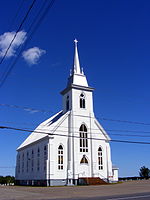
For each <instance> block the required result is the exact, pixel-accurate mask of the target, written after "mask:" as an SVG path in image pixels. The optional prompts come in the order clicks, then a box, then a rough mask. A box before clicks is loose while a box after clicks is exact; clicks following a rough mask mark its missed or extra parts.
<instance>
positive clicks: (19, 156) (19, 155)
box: [18, 155, 20, 173]
mask: <svg viewBox="0 0 150 200" xmlns="http://www.w3.org/2000/svg"><path fill="white" fill-rule="evenodd" d="M18 173H20V155H18Z"/></svg>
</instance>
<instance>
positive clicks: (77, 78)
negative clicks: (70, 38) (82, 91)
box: [67, 39, 88, 87]
mask: <svg viewBox="0 0 150 200" xmlns="http://www.w3.org/2000/svg"><path fill="white" fill-rule="evenodd" d="M74 43H75V46H74V61H73V68H72V71H71V73H70V77H69V79H68V84H67V87H70V86H71V85H72V84H73V85H79V86H84V87H88V83H87V80H86V76H85V75H84V73H83V69H82V70H81V67H80V62H79V54H78V47H77V43H78V41H77V40H76V39H75V40H74Z"/></svg>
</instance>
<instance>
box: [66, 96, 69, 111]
mask: <svg viewBox="0 0 150 200" xmlns="http://www.w3.org/2000/svg"><path fill="white" fill-rule="evenodd" d="M66 110H69V96H67V99H66Z"/></svg>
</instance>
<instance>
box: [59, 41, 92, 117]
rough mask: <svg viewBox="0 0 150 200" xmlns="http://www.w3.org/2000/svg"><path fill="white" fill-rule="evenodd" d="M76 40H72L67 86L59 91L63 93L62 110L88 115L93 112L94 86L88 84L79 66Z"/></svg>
mask: <svg viewBox="0 0 150 200" xmlns="http://www.w3.org/2000/svg"><path fill="white" fill-rule="evenodd" d="M77 43H78V41H77V40H76V39H75V40H74V61H73V67H72V70H71V72H70V76H69V78H68V83H67V87H66V88H65V89H64V90H63V91H62V92H61V94H62V95H63V112H64V113H65V112H67V111H69V110H72V111H73V112H77V113H81V114H83V115H84V114H85V115H88V113H93V95H92V92H93V90H94V88H91V87H89V86H88V82H87V79H86V76H85V75H84V72H83V68H82V69H81V67H80V61H79V54H78V46H77Z"/></svg>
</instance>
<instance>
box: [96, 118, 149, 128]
mask: <svg viewBox="0 0 150 200" xmlns="http://www.w3.org/2000/svg"><path fill="white" fill-rule="evenodd" d="M99 119H102V120H105V121H112V122H119V123H128V124H139V125H148V126H150V123H145V122H136V121H128V120H119V119H110V118H104V117H102V118H99Z"/></svg>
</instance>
